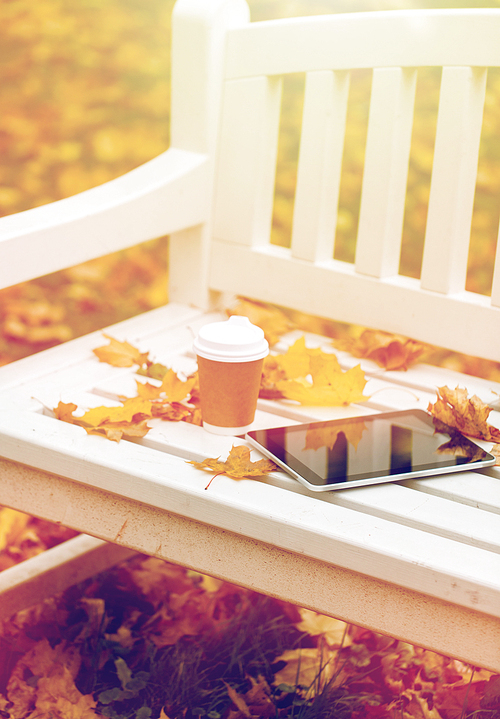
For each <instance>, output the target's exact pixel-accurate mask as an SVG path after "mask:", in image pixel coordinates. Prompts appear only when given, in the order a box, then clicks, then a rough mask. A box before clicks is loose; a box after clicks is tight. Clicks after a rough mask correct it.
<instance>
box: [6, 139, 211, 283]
mask: <svg viewBox="0 0 500 719" xmlns="http://www.w3.org/2000/svg"><path fill="white" fill-rule="evenodd" d="M207 170H208V168H207V158H206V156H204V155H201V154H197V153H192V152H186V151H182V150H176V149H170V150H168V151H167V152H165V153H163V154H162V155H160V156H159V157H157V158H155V159H154V160H151V161H150V162H148V163H146V164H145V165H142V166H141V167H138V168H136V169H135V170H132V171H131V172H129V173H128V174H126V175H123V176H122V177H119V178H117V179H116V180H111V181H110V182H107V183H105V184H104V185H100V186H99V187H95V188H93V189H91V190H87V191H86V192H81V193H80V194H78V195H74V196H73V197H69V198H67V199H65V200H59V201H58V202H53V203H52V204H50V205H43V206H42V207H36V208H34V209H32V210H27V211H26V212H20V213H19V214H17V215H10V216H7V217H3V218H1V219H0V287H8V286H10V285H13V284H16V283H18V282H23V281H25V280H29V279H32V278H33V277H40V276H41V275H44V274H47V273H49V272H55V271H56V270H60V269H63V268H65V267H71V266H72V265H76V264H78V263H80V262H85V261H86V260H89V259H92V258H94V257H100V256H102V255H105V254H108V253H110V252H115V251H117V250H120V249H123V248H125V247H131V246H132V245H136V244H137V243H139V242H144V241H145V240H150V239H153V238H155V237H159V236H161V235H166V234H168V233H170V232H174V231H176V230H178V229H180V228H181V227H186V226H190V225H196V224H199V223H200V222H203V221H204V220H205V219H206V218H207V214H208V211H209V198H208V183H209V175H208V172H207Z"/></svg>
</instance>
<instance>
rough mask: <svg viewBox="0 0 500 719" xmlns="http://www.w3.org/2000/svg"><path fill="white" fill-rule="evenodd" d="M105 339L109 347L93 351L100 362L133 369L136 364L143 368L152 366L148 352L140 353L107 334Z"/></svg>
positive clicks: (105, 346)
mask: <svg viewBox="0 0 500 719" xmlns="http://www.w3.org/2000/svg"><path fill="white" fill-rule="evenodd" d="M103 334H104V333H103ZM104 337H106V339H108V340H109V345H104V346H103V347H97V348H96V349H94V350H93V351H94V354H95V355H96V356H97V357H98V358H99V361H100V362H107V363H108V364H110V365H112V366H113V367H133V365H135V364H136V365H139V367H142V366H143V365H148V364H151V362H150V360H149V354H148V352H139V350H138V349H137V348H136V347H134V346H133V345H131V344H129V343H128V342H120V341H119V340H116V339H114V337H110V336H109V335H107V334H104Z"/></svg>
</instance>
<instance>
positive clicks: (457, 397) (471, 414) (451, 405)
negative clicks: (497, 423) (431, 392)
mask: <svg viewBox="0 0 500 719" xmlns="http://www.w3.org/2000/svg"><path fill="white" fill-rule="evenodd" d="M427 411H428V412H430V413H431V414H432V416H433V417H435V418H436V419H438V420H440V421H441V422H443V423H444V424H447V425H449V426H450V427H455V429H458V430H459V431H460V432H462V433H463V434H467V435H469V436H470V437H476V438H477V439H484V440H487V441H490V442H500V430H498V429H497V428H496V427H492V426H491V425H490V424H488V422H487V419H488V416H489V414H490V412H491V408H490V407H488V405H487V404H485V403H484V402H483V401H482V400H481V399H480V398H479V397H477V395H473V396H472V397H469V396H468V393H467V390H466V389H462V388H461V387H456V388H455V389H454V390H451V389H449V388H448V387H438V389H437V401H436V402H435V403H434V404H430V403H429V406H428V407H427Z"/></svg>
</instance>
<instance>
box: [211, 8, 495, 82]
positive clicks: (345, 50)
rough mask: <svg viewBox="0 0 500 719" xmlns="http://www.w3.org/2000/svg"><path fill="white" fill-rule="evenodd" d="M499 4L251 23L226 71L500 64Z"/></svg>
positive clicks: (234, 39)
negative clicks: (488, 7) (458, 8)
mask: <svg viewBox="0 0 500 719" xmlns="http://www.w3.org/2000/svg"><path fill="white" fill-rule="evenodd" d="M499 34H500V12H499V10H498V9H486V8H484V9H479V8H474V9H467V10H458V11H456V10H390V11H384V12H367V13H338V14H332V15H321V16H316V17H301V18H287V19H282V20H274V21H271V22H260V23H251V24H250V25H248V26H247V27H245V28H241V29H238V30H235V31H234V32H232V33H231V34H230V36H229V38H228V51H227V60H226V66H225V73H226V77H227V78H231V79H233V78H241V77H254V76H257V75H266V74H269V75H275V74H281V73H284V72H309V71H311V70H332V69H337V70H349V69H352V68H365V67H419V66H440V65H470V66H476V67H487V66H489V65H498V64H500V48H499V46H498V35H499Z"/></svg>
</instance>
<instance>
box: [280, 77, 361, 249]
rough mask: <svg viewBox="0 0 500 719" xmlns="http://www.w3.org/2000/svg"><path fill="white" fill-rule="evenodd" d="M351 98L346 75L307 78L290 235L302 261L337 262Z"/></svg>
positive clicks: (293, 247) (293, 246)
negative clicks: (338, 220) (337, 235)
mask: <svg viewBox="0 0 500 719" xmlns="http://www.w3.org/2000/svg"><path fill="white" fill-rule="evenodd" d="M348 94H349V73H348V72H345V71H339V72H331V71H328V70H319V71H316V72H309V73H307V75H306V89H305V96H304V112H303V116H302V134H301V140H300V153H299V166H298V172H297V187H296V191H295V204H294V213H293V230H292V255H293V256H294V257H297V258H298V259H303V260H309V261H312V262H314V261H321V260H326V259H331V258H332V257H333V245H334V239H335V228H336V225H337V209H338V197H339V188H340V177H341V171H342V153H343V146H344V135H345V123H346V113H347V100H348Z"/></svg>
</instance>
